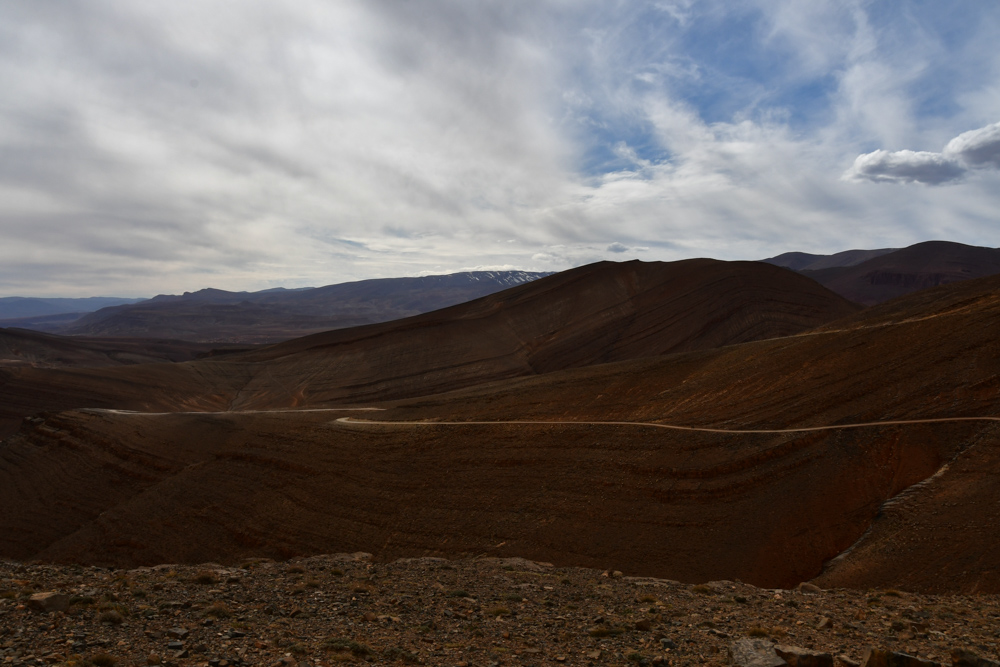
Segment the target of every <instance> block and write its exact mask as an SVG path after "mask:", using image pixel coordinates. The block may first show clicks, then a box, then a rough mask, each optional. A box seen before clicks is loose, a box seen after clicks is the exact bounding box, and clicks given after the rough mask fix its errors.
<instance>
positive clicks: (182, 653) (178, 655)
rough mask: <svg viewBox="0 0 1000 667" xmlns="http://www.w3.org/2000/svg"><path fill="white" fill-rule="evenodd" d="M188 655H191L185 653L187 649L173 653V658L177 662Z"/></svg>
mask: <svg viewBox="0 0 1000 667" xmlns="http://www.w3.org/2000/svg"><path fill="white" fill-rule="evenodd" d="M190 655H191V654H190V653H189V652H188V651H187V649H181V650H180V651H177V653H174V658H175V659H177V660H181V659H183V658H187V657H188V656H190Z"/></svg>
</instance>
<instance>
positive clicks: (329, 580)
mask: <svg viewBox="0 0 1000 667" xmlns="http://www.w3.org/2000/svg"><path fill="white" fill-rule="evenodd" d="M807 588H808V587H807ZM40 593H56V595H48V596H46V595H39V594H40ZM747 638H754V639H762V640H768V639H770V640H773V641H774V642H776V643H778V644H782V645H791V646H796V647H801V648H803V649H813V650H815V651H821V652H826V653H830V654H832V656H835V660H836V663H837V664H839V665H840V666H841V667H851V666H852V665H856V664H857V663H860V662H861V661H862V660H863V659H864V657H865V655H866V652H867V650H868V649H869V648H878V649H884V650H889V651H896V652H905V653H907V654H910V655H911V656H919V657H920V658H923V659H925V660H930V661H936V662H940V663H944V664H948V665H950V664H951V663H952V658H951V656H952V653H953V651H954V650H955V649H962V650H965V651H967V652H971V653H966V654H965V655H966V656H969V655H971V654H974V655H975V656H978V657H979V658H981V659H983V662H981V664H982V665H986V664H988V663H986V662H985V660H996V659H997V653H998V644H997V642H998V640H1000V598H997V597H996V596H972V597H962V596H928V595H916V594H910V593H904V592H899V591H893V590H887V591H869V592H858V591H847V590H832V591H814V592H807V591H801V590H796V591H786V590H767V589H759V588H755V587H753V586H749V585H746V584H741V583H738V582H712V583H709V584H703V585H693V586H692V585H687V584H680V583H677V582H672V581H666V580H659V579H647V578H632V577H624V576H621V574H620V573H616V572H601V571H598V570H587V569H580V568H557V567H552V566H549V565H547V564H540V563H534V562H531V561H526V560H522V559H493V558H489V559H471V560H460V561H444V560H440V559H430V558H424V559H407V560H400V561H396V562H394V563H388V564H386V563H373V562H371V561H370V560H369V558H368V556H367V554H354V555H333V556H318V557H314V558H308V559H294V560H292V561H288V562H284V563H277V562H272V561H261V560H253V561H248V562H246V563H242V564H240V565H239V566H234V567H222V566H218V565H211V564H209V565H201V566H179V565H163V566H158V567H154V568H140V569H136V570H108V569H102V568H96V567H82V566H51V565H24V564H16V563H0V665H10V666H11V667H17V666H19V665H42V664H65V665H85V664H93V665H96V666H97V667H110V666H111V665H114V664H118V665H120V666H122V665H146V664H165V665H178V666H179V665H202V666H205V665H208V666H211V667H228V666H230V665H265V666H267V667H274V666H276V665H279V664H282V665H302V667H309V666H313V665H328V664H333V663H343V662H364V661H368V662H374V663H379V664H383V663H384V664H391V663H399V664H406V663H412V664H426V665H455V666H461V665H465V666H473V665H483V666H486V665H543V664H553V663H555V664H565V665H629V664H664V665H674V666H677V667H680V666H684V665H700V664H708V665H721V664H726V663H728V662H729V661H730V660H731V658H730V653H731V647H733V646H734V643H737V642H740V641H741V640H744V639H747ZM758 643H759V642H758ZM779 662H780V661H779ZM912 664H918V663H916V661H914V662H913V663H912Z"/></svg>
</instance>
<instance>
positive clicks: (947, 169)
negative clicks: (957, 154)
mask: <svg viewBox="0 0 1000 667" xmlns="http://www.w3.org/2000/svg"><path fill="white" fill-rule="evenodd" d="M965 171H966V170H965V167H963V166H962V165H961V164H960V163H959V162H958V161H957V160H954V159H951V158H949V157H946V156H944V155H942V154H941V153H930V152H927V151H906V150H903V151H894V152H890V151H884V150H878V151H874V152H872V153H866V154H864V155H859V156H858V157H857V159H856V160H854V166H852V167H851V168H850V169H849V170H848V171H847V173H846V174H845V175H844V177H845V178H847V179H849V180H855V181H874V182H876V183H879V182H884V183H926V184H928V185H940V184H942V183H948V182H950V181H956V180H958V179H960V178H962V176H964V175H965Z"/></svg>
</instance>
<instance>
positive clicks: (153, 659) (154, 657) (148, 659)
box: [146, 653, 163, 665]
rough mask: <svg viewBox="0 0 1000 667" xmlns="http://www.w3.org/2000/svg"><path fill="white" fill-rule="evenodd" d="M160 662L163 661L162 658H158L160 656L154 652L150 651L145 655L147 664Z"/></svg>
mask: <svg viewBox="0 0 1000 667" xmlns="http://www.w3.org/2000/svg"><path fill="white" fill-rule="evenodd" d="M161 662H163V659H162V658H160V656H158V655H156V654H155V653H150V654H149V656H147V657H146V664H147V665H158V664H160V663H161Z"/></svg>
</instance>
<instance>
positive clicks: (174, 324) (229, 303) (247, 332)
mask: <svg viewBox="0 0 1000 667" xmlns="http://www.w3.org/2000/svg"><path fill="white" fill-rule="evenodd" d="M546 275H549V274H546V273H529V272H525V271H472V272H466V273H455V274H450V275H442V276H424V277H420V278H385V279H379V280H363V281H360V282H352V283H342V284H338V285H328V286H326V287H316V288H304V289H296V290H286V289H280V288H279V289H270V290H264V291H261V292H227V291H225V290H217V289H204V290H200V291H198V292H185V293H184V294H183V295H160V296H157V297H154V298H152V299H149V300H148V301H144V302H142V303H139V304H135V305H127V306H119V307H113V308H105V309H102V310H99V311H97V312H95V313H92V314H90V315H87V316H85V317H83V318H81V319H79V320H78V321H76V322H74V323H72V324H71V325H70V326H68V327H62V328H49V329H48V330H49V331H54V332H56V333H62V334H71V335H87V336H127V337H142V338H169V339H178V340H190V341H197V342H229V343H273V342H276V341H281V340H287V339H290V338H295V337H298V336H303V335H306V334H310V333H315V332H318V331H326V330H329V329H342V328H345V327H353V326H360V325H363V324H372V323H377V322H385V321H389V320H396V319H401V318H404V317H409V316H411V315H417V314H419V313H424V312H428V311H432V310H437V309H440V308H444V307H447V306H451V305H454V304H456V303H462V302H464V301H470V300H472V299H476V298H479V297H481V296H485V295H487V294H493V293H494V292H498V291H500V290H503V289H507V288H508V287H512V286H514V285H520V284H522V283H526V282H530V281H532V280H536V279H537V278H540V277H542V276H546Z"/></svg>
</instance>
